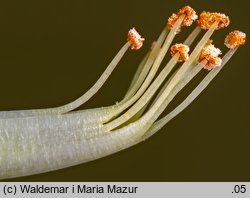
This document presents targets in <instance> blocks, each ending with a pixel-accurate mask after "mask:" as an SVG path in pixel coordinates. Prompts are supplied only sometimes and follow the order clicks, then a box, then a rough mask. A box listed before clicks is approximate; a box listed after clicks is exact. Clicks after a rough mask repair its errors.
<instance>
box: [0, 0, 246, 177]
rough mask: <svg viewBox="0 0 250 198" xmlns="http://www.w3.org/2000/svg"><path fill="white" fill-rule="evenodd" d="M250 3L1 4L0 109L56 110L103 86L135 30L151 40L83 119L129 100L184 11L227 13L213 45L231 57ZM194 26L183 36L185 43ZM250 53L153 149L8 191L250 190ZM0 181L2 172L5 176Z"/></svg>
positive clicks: (144, 146) (27, 0) (76, 0)
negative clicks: (82, 184) (236, 186)
mask: <svg viewBox="0 0 250 198" xmlns="http://www.w3.org/2000/svg"><path fill="white" fill-rule="evenodd" d="M246 3H247V1H245V0H237V1H232V0H230V1H229V0H221V1H217V0H210V1H202V0H193V1H191V0H190V1H173V0H171V1H170V0H153V1H134V0H127V1H114V0H112V1H108V0H107V1H94V0H91V1H90V0H60V1H59V0H43V1H32V0H22V1H19V0H9V1H1V3H0V39H1V41H0V67H1V80H0V82H1V83H0V89H1V98H0V109H1V110H12V109H31V108H44V107H54V106H58V105H62V104H65V103H67V102H70V101H72V100H74V99H76V98H77V97H79V96H80V95H81V94H82V93H84V92H85V91H86V90H87V89H88V88H89V87H90V86H91V85H93V83H94V82H95V81H96V80H97V79H98V77H99V76H100V74H101V73H102V72H103V70H104V69H105V67H106V66H107V64H108V63H109V62H110V60H111V59H112V58H113V56H114V55H115V54H116V52H117V51H118V50H119V49H120V47H121V46H122V45H123V44H124V43H125V41H126V33H127V30H128V29H129V28H131V27H133V26H135V27H136V28H137V29H138V31H139V32H140V33H141V34H142V35H143V36H144V37H145V38H146V41H145V46H144V47H143V49H142V50H140V51H131V50H130V51H129V52H128V53H127V54H126V55H125V57H124V59H123V60H122V61H121V64H120V65H119V67H118V68H116V69H115V71H114V72H113V74H112V76H111V78H110V79H109V80H108V81H107V82H106V83H105V85H104V87H103V88H102V89H101V90H100V91H99V92H98V93H97V94H96V95H95V96H94V97H93V98H92V99H91V100H90V101H88V102H87V103H86V104H85V105H84V106H82V107H81V108H80V109H84V108H91V107H98V106H106V105H111V104H114V103H115V102H116V101H119V100H121V99H122V97H123V95H124V93H125V92H126V89H127V87H128V85H129V82H130V80H131V79H132V76H133V74H134V72H135V70H136V66H137V65H138V63H139V62H140V60H141V59H142V57H143V55H144V54H145V53H146V51H147V50H148V48H149V46H150V44H151V42H152V41H153V40H154V39H156V38H157V36H158V35H159V34H160V32H161V30H162V29H163V27H164V26H165V24H166V20H167V18H168V17H169V16H170V15H171V14H172V13H173V12H175V11H177V10H179V8H181V7H183V6H184V5H187V4H188V5H190V6H192V7H193V8H194V9H195V10H196V11H197V12H198V13H200V12H201V11H203V10H208V11H218V12H224V13H226V14H227V15H229V16H230V18H231V24H230V26H229V27H228V28H226V29H224V30H221V31H218V32H216V33H215V34H214V35H213V39H214V41H215V43H216V45H217V46H219V47H221V49H222V50H223V52H225V51H226V48H225V47H224V46H223V42H224V37H225V35H226V34H227V33H228V32H229V31H231V30H234V29H240V30H242V31H245V32H246V33H247V34H248V35H249V27H250V26H249V19H248V18H246V16H247V14H248V13H249V5H246ZM193 28H194V26H192V27H191V28H187V29H185V30H184V31H183V32H182V33H181V34H180V35H178V38H177V40H176V41H178V39H179V40H183V39H184V38H185V37H186V36H187V35H188V33H190V32H191V29H193ZM249 49H250V47H249V43H248V44H247V45H246V46H244V47H242V48H241V49H239V51H238V52H237V54H236V55H235V56H234V57H233V58H232V59H231V60H230V62H229V63H228V64H227V66H226V67H225V68H224V69H223V71H222V72H221V73H220V74H219V76H218V77H217V78H216V79H215V80H214V81H213V82H212V83H211V84H210V85H209V87H208V88H207V89H206V90H205V91H204V92H203V93H202V94H201V95H200V96H199V97H198V99H196V100H195V101H194V102H193V103H192V104H191V105H190V106H189V107H188V108H187V109H185V111H183V112H182V113H181V114H179V115H178V116H177V117H176V118H174V119H173V120H172V121H171V122H170V123H168V124H167V125H166V126H165V127H164V128H163V129H162V130H160V131H159V132H158V133H157V134H156V135H154V136H153V137H152V138H150V139H148V140H147V141H146V142H143V143H140V144H138V145H136V146H134V147H132V148H129V149H127V150H124V151H122V152H119V153H116V154H113V155H110V156H108V157H105V158H102V159H99V160H95V161H92V162H88V163H85V164H81V165H78V166H74V167H70V168H66V169H62V170H58V171H53V172H49V173H44V174H38V175H34V176H28V177H22V178H17V179H10V180H6V181H250V169H249V167H250V158H249V156H250V155H249V151H250V132H249V131H250V130H249V117H250V106H249V102H250V93H249V82H250V78H249V74H250V67H249V56H247V54H248V53H249ZM0 171H1V170H0Z"/></svg>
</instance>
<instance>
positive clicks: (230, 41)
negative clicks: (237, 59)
mask: <svg viewBox="0 0 250 198" xmlns="http://www.w3.org/2000/svg"><path fill="white" fill-rule="evenodd" d="M245 42H246V34H245V33H244V32H241V31H238V30H235V31H233V32H230V33H229V34H228V35H227V37H226V39H225V45H226V46H227V47H228V48H230V49H233V48H236V47H239V46H240V45H244V44H245Z"/></svg>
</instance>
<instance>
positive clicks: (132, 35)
mask: <svg viewBox="0 0 250 198" xmlns="http://www.w3.org/2000/svg"><path fill="white" fill-rule="evenodd" d="M144 40H145V39H144V38H142V37H141V35H140V34H139V33H138V32H137V31H136V30H135V28H132V29H130V30H129V31H128V41H129V42H130V47H131V49H132V50H138V49H140V48H141V47H142V44H143V41H144Z"/></svg>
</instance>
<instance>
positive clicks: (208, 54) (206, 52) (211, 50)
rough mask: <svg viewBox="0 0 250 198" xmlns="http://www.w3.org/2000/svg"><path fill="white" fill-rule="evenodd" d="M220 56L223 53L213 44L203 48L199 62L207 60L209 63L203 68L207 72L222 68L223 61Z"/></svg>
mask: <svg viewBox="0 0 250 198" xmlns="http://www.w3.org/2000/svg"><path fill="white" fill-rule="evenodd" d="M220 54H221V51H220V49H219V48H216V47H214V45H213V44H209V45H207V46H206V47H204V48H203V50H202V52H201V54H200V57H199V62H202V61H204V60H207V63H206V64H204V65H203V68H204V69H207V70H211V69H214V68H216V67H219V66H221V63H222V60H221V58H220V57H219V55H220Z"/></svg>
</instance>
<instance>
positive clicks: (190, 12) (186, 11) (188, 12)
mask: <svg viewBox="0 0 250 198" xmlns="http://www.w3.org/2000/svg"><path fill="white" fill-rule="evenodd" d="M181 15H185V18H184V20H183V21H182V24H181V26H190V25H191V24H192V23H193V21H195V20H196V19H197V18H198V16H197V15H196V12H195V11H194V9H193V8H191V7H190V6H185V7H183V8H182V9H180V10H179V12H178V13H177V14H175V13H174V14H172V16H171V17H169V19H168V28H170V29H171V28H172V27H173V26H174V24H175V23H176V21H177V19H178V18H179V17H180V16H181ZM179 31H180V29H179Z"/></svg>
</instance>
